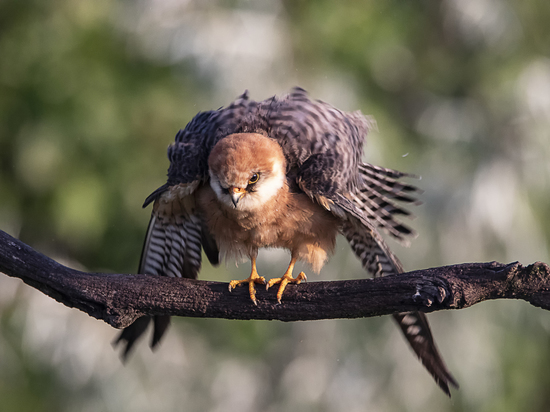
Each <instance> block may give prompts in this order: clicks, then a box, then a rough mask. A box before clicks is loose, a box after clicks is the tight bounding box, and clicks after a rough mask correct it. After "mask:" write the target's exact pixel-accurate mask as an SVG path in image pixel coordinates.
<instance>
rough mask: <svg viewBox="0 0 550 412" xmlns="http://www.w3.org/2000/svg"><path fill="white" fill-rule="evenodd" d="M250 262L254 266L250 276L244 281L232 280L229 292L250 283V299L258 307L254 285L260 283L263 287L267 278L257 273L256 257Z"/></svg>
mask: <svg viewBox="0 0 550 412" xmlns="http://www.w3.org/2000/svg"><path fill="white" fill-rule="evenodd" d="M250 262H251V264H252V271H251V272H250V276H249V277H248V278H246V279H243V280H232V281H231V282H229V291H230V292H231V291H232V290H233V289H235V288H236V287H237V286H240V285H242V284H243V283H248V290H249V292H250V299H252V302H254V304H255V305H257V304H258V302H257V301H256V287H255V286H254V284H256V283H259V284H261V285H265V278H264V277H263V276H260V275H258V272H257V271H256V256H253V257H251V258H250Z"/></svg>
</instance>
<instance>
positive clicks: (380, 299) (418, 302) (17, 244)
mask: <svg viewBox="0 0 550 412" xmlns="http://www.w3.org/2000/svg"><path fill="white" fill-rule="evenodd" d="M0 271H1V272H3V273H5V274H6V275H8V276H13V277H18V278H20V279H22V280H23V281H24V282H25V283H27V284H28V285H30V286H33V287H35V288H36V289H38V290H40V291H42V292H43V293H45V294H46V295H48V296H50V297H52V298H54V299H56V300H57V301H59V302H61V303H63V304H64V305H66V306H69V307H74V308H78V309H80V310H82V311H84V312H86V313H87V314H89V315H90V316H93V317H95V318H97V319H102V320H104V321H105V322H107V323H108V324H109V325H111V326H114V327H115V328H123V327H126V326H128V325H130V324H131V323H132V322H133V321H134V320H135V319H137V318H138V317H140V316H143V315H173V316H193V317H209V318H225V319H265V320H274V319H277V320H281V321H285V322H288V321H298V320H316V319H334V318H359V317H370V316H379V315H387V314H392V313H398V312H406V311H422V312H434V311H437V310H442V309H462V308H467V307H469V306H472V305H474V304H475V303H478V302H482V301H484V300H489V299H501V298H508V299H523V300H526V301H527V302H530V303H531V304H533V305H535V306H539V307H541V308H544V309H549V308H550V292H549V288H550V269H549V267H548V265H547V264H545V263H541V262H537V263H535V264H533V265H529V266H527V267H523V266H522V265H521V264H519V263H517V262H515V263H510V264H507V265H504V264H500V263H496V262H490V263H464V264H460V265H452V266H443V267H437V268H431V269H425V270H417V271H414V272H408V273H404V274H401V275H399V276H388V277H384V278H378V279H360V280H343V281H334V282H308V283H302V284H300V285H298V286H294V285H289V286H288V287H287V289H286V290H285V295H284V297H283V303H282V304H281V305H279V304H277V301H276V298H275V290H269V291H265V290H263V288H261V287H258V293H257V298H258V306H255V305H254V304H253V303H252V302H251V301H250V298H249V296H248V288H245V287H241V288H237V289H236V290H234V291H233V292H229V291H228V284H227V283H220V282H209V281H204V280H203V281H199V280H190V279H180V278H177V279H175V278H167V277H160V276H147V275H125V274H109V273H86V272H81V271H78V270H74V269H70V268H68V267H66V266H63V265H61V264H59V263H57V262H55V261H53V260H52V259H50V258H48V257H46V256H44V255H42V254H41V253H39V252H37V251H35V250H33V249H32V248H31V247H29V246H27V245H26V244H24V243H23V242H21V241H19V240H17V239H15V238H13V237H11V236H10V235H8V234H6V233H5V232H2V231H0Z"/></svg>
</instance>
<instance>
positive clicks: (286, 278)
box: [265, 272, 307, 303]
mask: <svg viewBox="0 0 550 412" xmlns="http://www.w3.org/2000/svg"><path fill="white" fill-rule="evenodd" d="M302 281H304V282H306V281H307V276H306V274H305V273H304V272H300V274H299V275H298V276H296V277H295V278H293V277H292V275H290V274H288V273H285V274H284V275H283V277H280V278H274V279H270V280H269V282H267V284H266V286H265V289H266V290H268V289H269V288H270V287H271V286H274V285H276V284H280V286H279V290H278V291H277V302H279V303H281V299H282V297H283V292H284V291H285V288H286V285H288V284H289V283H294V284H296V285H299V284H300V283H302Z"/></svg>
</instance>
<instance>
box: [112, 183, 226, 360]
mask: <svg viewBox="0 0 550 412" xmlns="http://www.w3.org/2000/svg"><path fill="white" fill-rule="evenodd" d="M199 184H200V182H199V181H198V180H196V181H193V182H191V183H189V184H183V183H180V184H178V185H174V186H168V185H165V186H163V187H161V188H160V189H159V190H157V191H155V192H154V194H153V195H154V196H153V199H154V200H153V199H151V200H152V201H154V204H153V211H152V213H151V219H150V221H149V227H148V229H147V235H146V237H145V242H144V244H143V249H142V253H141V259H140V263H139V269H138V273H141V274H147V275H160V276H170V277H184V278H190V279H195V278H196V277H197V275H198V273H199V271H200V268H201V249H202V248H204V250H205V253H206V255H207V257H208V259H209V260H210V262H211V263H212V264H214V265H216V264H218V263H219V252H218V248H217V245H216V242H215V241H214V240H213V239H212V237H211V236H210V234H209V233H208V231H207V230H206V229H205V227H204V223H203V221H202V220H201V219H200V217H199V215H198V213H197V210H196V207H195V196H194V194H195V190H196V188H197V187H198V186H199ZM151 320H153V324H154V329H153V338H152V341H151V347H153V348H154V347H155V346H156V345H157V344H158V342H159V341H160V339H161V338H162V336H163V334H164V332H165V331H166V329H167V328H168V325H169V323H170V317H169V316H154V317H153V318H151V317H148V316H144V317H142V318H139V319H138V320H136V321H135V322H134V323H133V324H132V325H130V326H128V327H127V328H125V329H124V330H123V331H122V332H121V333H120V335H119V336H118V338H117V339H116V340H115V342H114V343H115V344H118V343H122V344H123V345H124V347H123V351H122V357H123V359H125V358H126V357H127V356H128V354H129V352H130V350H131V349H132V347H133V346H134V344H135V342H136V341H137V340H138V339H139V337H140V336H141V335H142V334H143V333H144V332H145V330H146V328H147V326H148V325H149V322H150V321H151Z"/></svg>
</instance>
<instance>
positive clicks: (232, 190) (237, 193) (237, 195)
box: [228, 186, 246, 208]
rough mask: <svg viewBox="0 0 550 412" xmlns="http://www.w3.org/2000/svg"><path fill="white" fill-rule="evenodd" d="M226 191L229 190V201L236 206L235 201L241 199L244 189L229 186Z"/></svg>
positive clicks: (237, 201)
mask: <svg viewBox="0 0 550 412" xmlns="http://www.w3.org/2000/svg"><path fill="white" fill-rule="evenodd" d="M228 191H229V196H231V201H232V202H233V205H234V206H235V208H236V207H237V203H239V200H241V198H242V197H243V195H244V193H245V192H246V189H242V188H240V187H235V186H230V187H229V189H228Z"/></svg>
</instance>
